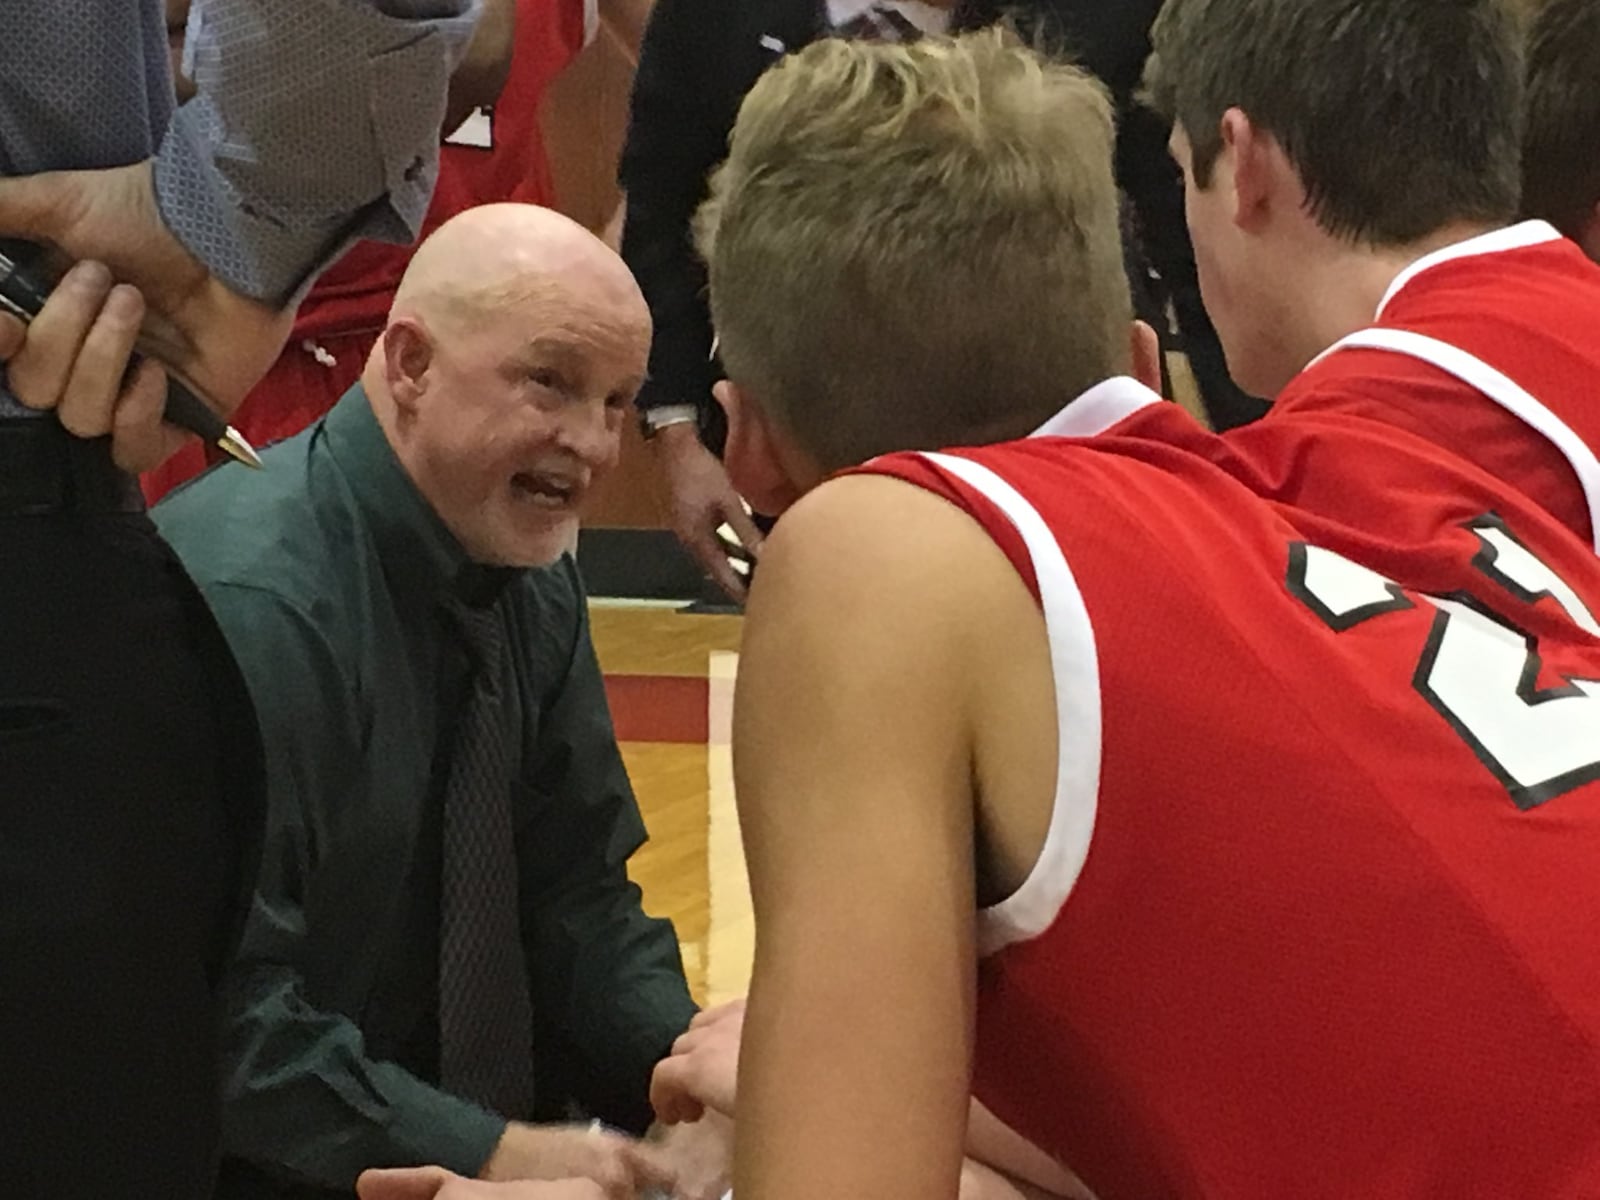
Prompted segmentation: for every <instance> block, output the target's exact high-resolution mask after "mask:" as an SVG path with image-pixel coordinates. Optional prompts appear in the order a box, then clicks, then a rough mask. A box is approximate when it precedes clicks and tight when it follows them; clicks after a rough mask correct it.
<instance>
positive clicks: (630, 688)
mask: <svg viewBox="0 0 1600 1200" xmlns="http://www.w3.org/2000/svg"><path fill="white" fill-rule="evenodd" d="M708 692H709V685H708V684H707V682H706V681H705V680H704V679H693V678H687V677H684V676H678V675H607V676H606V698H607V699H608V700H610V702H611V721H612V723H613V724H614V725H615V726H616V728H617V740H618V741H619V742H681V743H686V744H691V745H695V744H704V743H705V741H706V738H707V737H708V736H709V735H710V730H709V726H708V724H707V717H706V697H707V695H708Z"/></svg>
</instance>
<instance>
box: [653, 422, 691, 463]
mask: <svg viewBox="0 0 1600 1200" xmlns="http://www.w3.org/2000/svg"><path fill="white" fill-rule="evenodd" d="M649 440H650V443H651V445H652V446H653V447H655V449H656V452H657V453H658V454H665V455H667V456H669V457H674V458H676V457H680V456H682V455H683V454H684V453H686V452H692V451H694V450H698V449H702V448H703V445H704V444H703V443H702V442H701V441H700V426H699V424H698V423H697V422H695V421H674V422H672V423H670V424H667V425H662V426H659V427H658V428H657V429H656V430H655V431H654V432H653V433H652V434H651V435H650V439H649Z"/></svg>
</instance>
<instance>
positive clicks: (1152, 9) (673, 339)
mask: <svg viewBox="0 0 1600 1200" xmlns="http://www.w3.org/2000/svg"><path fill="white" fill-rule="evenodd" d="M1160 7H1161V0H1025V2H1023V3H1017V4H1002V3H998V2H997V0H965V2H963V3H961V4H959V5H958V7H957V9H956V12H955V14H954V18H953V21H952V25H953V27H954V28H956V29H974V28H979V27H981V26H984V25H988V24H991V23H993V22H994V21H995V20H997V19H999V18H1000V17H1001V16H1008V17H1010V18H1011V19H1013V20H1014V21H1015V22H1016V24H1017V26H1018V28H1019V30H1020V31H1021V32H1022V33H1023V35H1024V36H1026V37H1030V38H1033V37H1040V38H1042V39H1043V44H1044V45H1045V46H1047V47H1049V48H1051V49H1055V50H1059V51H1061V52H1063V53H1065V54H1068V55H1070V56H1071V57H1073V58H1074V59H1076V60H1077V61H1079V62H1081V63H1082V64H1083V65H1084V66H1085V67H1087V68H1088V69H1089V70H1090V71H1092V72H1094V74H1095V75H1096V76H1098V77H1099V78H1100V79H1101V80H1102V81H1103V82H1105V83H1106V85H1107V86H1108V87H1109V88H1110V89H1111V91H1112V94H1113V96H1114V98H1115V99H1116V102H1117V106H1118V108H1119V110H1122V111H1127V110H1128V109H1130V107H1131V105H1132V94H1133V91H1134V89H1135V88H1136V87H1137V85H1138V81H1139V76H1140V74H1141V72H1142V70H1143V67H1144V61H1145V59H1146V57H1148V55H1149V53H1150V41H1149V30H1150V24H1151V22H1152V21H1154V19H1155V15H1156V13H1157V12H1158V11H1159V10H1160ZM825 31H826V20H825V15H824V10H823V4H822V3H821V0H657V3H656V6H655V10H654V12H653V14H652V15H651V18H650V24H649V27H648V28H647V30H646V32H645V38H644V47H643V50H642V52H641V55H640V59H639V70H638V74H637V76H636V77H635V81H634V90H633V104H632V111H631V116H630V121H629V129H628V139H627V144H626V146H625V148H624V150H623V155H622V166H621V173H620V176H621V183H622V187H623V190H624V191H625V192H626V193H627V197H628V216H627V223H626V225H625V227H624V231H623V239H622V254H623V258H624V259H626V260H627V263H628V266H629V267H631V268H632V269H633V273H634V274H635V276H637V277H638V280H639V284H640V286H641V287H642V288H643V290H644V294H645V298H646V300H648V301H649V304H650V311H651V314H652V315H653V317H654V318H655V340H654V342H653V344H652V346H651V351H650V380H649V382H648V383H647V384H646V385H645V387H644V390H643V391H642V392H640V394H639V407H640V408H641V409H648V408H653V407H655V406H657V405H661V404H696V405H699V406H700V407H701V410H702V414H703V422H704V424H707V425H710V426H712V428H711V429H709V430H708V433H709V434H710V438H709V440H710V441H711V442H712V444H713V445H715V444H717V442H718V440H719V438H720V434H719V433H718V431H717V428H716V427H717V426H718V425H719V424H720V422H719V421H718V418H719V417H720V414H719V413H715V412H713V411H712V410H713V409H714V408H715V406H714V405H713V404H712V403H711V385H712V383H713V382H714V381H715V379H716V378H717V373H716V367H715V364H714V363H713V362H711V361H710V350H711V317H710V313H709V310H708V309H707V305H706V294H705V292H706V277H705V268H704V266H703V264H702V263H701V262H700V260H699V257H698V256H697V255H696V254H695V251H694V248H693V245H692V242H691V235H690V220H691V218H692V217H693V215H694V211H695V209H696V208H697V207H698V206H699V204H700V202H701V201H702V200H703V199H704V198H705V194H706V179H707V176H708V175H709V173H710V171H711V169H712V168H713V167H714V166H716V164H717V163H719V162H721V161H722V159H723V158H724V157H725V156H726V154H727V148H728V134H729V132H730V131H731V130H732V128H733V123H734V118H735V117H736V116H737V115H738V111H739V104H740V102H741V101H742V100H743V99H744V96H745V93H746V92H748V91H749V90H750V88H751V87H752V86H754V84H755V81H756V79H757V78H759V77H760V75H761V73H762V72H763V71H765V70H766V69H767V68H768V67H769V66H771V65H772V64H773V63H774V62H776V61H777V60H778V59H779V58H780V57H781V56H782V55H783V54H784V53H785V52H790V51H795V50H798V49H800V48H801V47H803V46H805V45H807V44H808V43H810V42H812V41H815V40H816V39H817V38H818V37H820V36H822V34H823V33H824V32H825ZM1140 128H1141V131H1142V132H1144V133H1145V134H1146V138H1145V141H1146V145H1145V147H1144V148H1143V150H1142V152H1141V153H1140V154H1139V155H1138V156H1137V157H1141V158H1144V157H1148V156H1149V155H1150V154H1152V153H1153V154H1156V155H1160V156H1164V151H1163V150H1162V149H1161V147H1160V144H1159V143H1160V142H1161V141H1164V139H1165V134H1164V133H1162V132H1161V131H1160V130H1159V129H1158V128H1157V129H1155V130H1154V131H1152V129H1151V126H1150V125H1149V123H1148V122H1146V123H1144V124H1143V125H1142V126H1141V127H1140ZM1152 136H1153V137H1154V138H1155V139H1156V141H1157V144H1156V145H1155V146H1154V147H1150V146H1149V145H1148V142H1149V140H1150V137H1152ZM1120 157H1127V155H1126V154H1124V155H1121V156H1120Z"/></svg>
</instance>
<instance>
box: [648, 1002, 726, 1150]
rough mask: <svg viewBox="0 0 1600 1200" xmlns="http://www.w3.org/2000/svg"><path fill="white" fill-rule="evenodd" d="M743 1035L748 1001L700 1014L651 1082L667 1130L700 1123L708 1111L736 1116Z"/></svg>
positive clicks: (659, 1116)
mask: <svg viewBox="0 0 1600 1200" xmlns="http://www.w3.org/2000/svg"><path fill="white" fill-rule="evenodd" d="M743 1034H744V1001H743V1000H733V1001H730V1002H729V1003H727V1004H724V1005H722V1006H721V1007H720V1008H711V1009H707V1010H706V1011H705V1012H702V1013H698V1014H696V1016H695V1018H694V1020H693V1021H691V1022H690V1023H689V1028H688V1030H687V1032H685V1033H684V1034H683V1035H682V1036H681V1037H679V1038H678V1040H677V1041H676V1042H674V1043H673V1044H672V1053H671V1054H670V1055H668V1056H667V1057H666V1058H664V1059H662V1060H661V1061H660V1062H659V1063H657V1064H656V1069H655V1072H654V1074H652V1076H651V1077H650V1104H651V1106H652V1107H653V1108H654V1109H655V1110H656V1117H657V1119H659V1120H660V1121H661V1123H662V1124H664V1125H675V1124H678V1123H680V1122H685V1121H698V1120H700V1119H701V1118H702V1117H703V1116H704V1115H705V1114H706V1112H707V1111H708V1110H709V1111H711V1112H714V1113H720V1114H722V1115H723V1116H725V1117H732V1116H733V1115H734V1109H735V1107H736V1105H737V1100H738V1081H739V1040H740V1038H741V1037H742V1036H743Z"/></svg>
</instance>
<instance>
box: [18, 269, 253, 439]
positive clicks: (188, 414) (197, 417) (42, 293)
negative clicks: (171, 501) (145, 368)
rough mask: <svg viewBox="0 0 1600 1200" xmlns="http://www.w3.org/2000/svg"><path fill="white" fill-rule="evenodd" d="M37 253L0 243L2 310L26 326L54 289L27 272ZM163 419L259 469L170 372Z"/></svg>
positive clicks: (229, 429) (234, 433)
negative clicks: (17, 318) (31, 260)
mask: <svg viewBox="0 0 1600 1200" xmlns="http://www.w3.org/2000/svg"><path fill="white" fill-rule="evenodd" d="M37 250H38V247H36V246H34V245H33V244H32V243H30V242H20V241H16V240H14V239H10V238H6V239H0V308H4V309H6V310H7V311H9V312H11V313H13V314H14V315H16V316H17V317H19V318H20V319H21V320H22V321H24V322H29V321H32V320H33V318H34V317H36V316H38V315H39V311H40V310H41V309H42V308H43V307H44V302H45V298H46V297H47V296H49V294H50V291H51V287H52V286H53V285H51V284H48V283H45V282H43V281H42V280H41V279H39V278H38V277H37V276H35V275H34V274H33V272H31V271H30V270H29V269H28V266H29V262H28V260H29V259H31V258H33V257H34V256H35V255H36V254H37ZM138 361H139V356H138V355H134V356H133V359H132V360H131V363H130V365H132V363H137V362H138ZM163 417H164V419H165V420H166V421H167V423H168V424H169V425H176V426H177V427H178V428H179V429H186V430H188V431H189V432H190V433H193V434H198V435H199V436H200V437H202V438H204V439H205V440H206V441H208V442H210V443H212V444H213V445H215V446H217V447H219V448H220V449H221V450H222V451H223V452H225V453H226V454H228V455H230V456H231V457H233V458H236V459H238V460H239V461H240V462H242V463H244V464H245V465H246V466H248V467H256V468H260V466H261V459H260V457H259V456H258V455H257V454H256V452H255V448H254V447H253V446H251V445H250V443H249V442H247V441H246V440H245V439H244V436H243V435H242V434H241V433H240V432H239V431H238V430H237V429H235V428H234V427H233V426H232V425H229V424H228V423H227V422H226V421H224V420H223V419H222V418H221V417H219V416H218V415H217V414H216V412H215V411H214V410H213V409H212V408H211V407H210V405H208V404H206V402H205V401H204V400H202V399H200V397H199V396H197V395H195V394H194V392H193V391H192V390H190V388H189V387H188V386H187V385H186V384H184V383H183V381H182V380H180V379H178V378H176V377H175V376H173V375H172V374H171V373H170V372H169V373H168V375H167V403H166V409H165V411H164V413H163Z"/></svg>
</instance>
